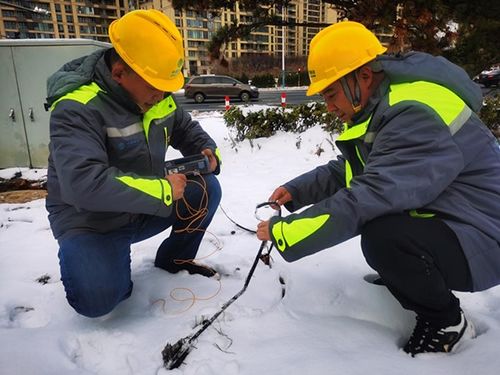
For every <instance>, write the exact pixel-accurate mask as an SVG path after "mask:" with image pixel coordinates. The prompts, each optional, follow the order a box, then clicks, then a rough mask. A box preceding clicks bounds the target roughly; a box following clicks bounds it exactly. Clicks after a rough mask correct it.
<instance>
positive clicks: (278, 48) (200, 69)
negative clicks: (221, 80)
mask: <svg viewBox="0 0 500 375" xmlns="http://www.w3.org/2000/svg"><path fill="white" fill-rule="evenodd" d="M139 6H140V8H142V9H157V10H160V11H162V12H164V13H165V14H166V15H167V16H168V17H170V18H171V19H172V20H174V22H175V24H176V25H177V27H178V28H179V30H181V32H182V35H183V38H184V47H185V50H186V67H185V68H186V70H187V71H186V73H187V74H189V75H193V74H206V73H210V62H209V58H208V55H207V48H206V45H207V43H208V41H209V40H210V39H211V37H212V34H213V33H214V32H216V31H217V30H218V29H219V28H220V27H222V26H225V25H230V24H232V23H233V21H234V20H236V21H237V22H238V23H250V22H252V19H251V17H252V15H251V13H249V12H245V11H243V10H242V9H240V7H239V3H238V1H235V2H234V5H233V8H232V9H225V10H221V11H220V13H219V14H217V15H213V14H212V13H210V12H207V11H201V12H200V11H195V10H188V11H179V10H174V8H173V7H172V2H171V1H170V0H143V1H140V4H139ZM276 12H277V14H278V15H280V16H281V17H284V18H285V19H286V20H288V21H295V22H298V23H303V22H310V23H319V22H321V23H335V22H336V21H337V12H336V11H335V10H334V9H333V8H332V7H331V6H329V5H327V4H323V2H322V1H321V0H296V1H292V2H291V3H290V5H289V6H288V7H287V8H286V9H280V8H278V9H276ZM318 31H319V28H313V27H303V26H298V27H289V28H288V27H285V28H283V27H279V26H263V27H261V28H260V29H258V30H256V31H254V32H252V33H251V35H250V36H249V37H247V38H244V39H243V38H242V39H239V40H236V41H233V42H231V43H229V45H227V46H226V47H225V49H224V51H223V53H224V57H225V58H226V59H227V60H231V59H232V58H237V57H241V56H245V55H258V54H266V55H272V56H281V55H282V54H283V53H284V54H285V56H306V55H307V54H308V52H309V51H308V48H309V42H310V41H311V39H312V37H313V36H314V35H315V34H316V33H317V32H318Z"/></svg>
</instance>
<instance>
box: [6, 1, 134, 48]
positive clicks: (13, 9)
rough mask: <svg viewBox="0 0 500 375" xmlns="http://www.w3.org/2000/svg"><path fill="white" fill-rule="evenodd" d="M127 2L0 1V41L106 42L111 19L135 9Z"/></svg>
mask: <svg viewBox="0 0 500 375" xmlns="http://www.w3.org/2000/svg"><path fill="white" fill-rule="evenodd" d="M137 3H138V1H130V0H80V1H77V0H30V1H24V0H0V38H8V39H41V38H67V39H69V38H85V39H94V40H100V41H103V42H109V38H108V27H109V24H110V23H111V22H113V20H115V19H117V18H119V17H121V16H122V15H124V14H125V13H127V12H128V11H130V10H132V9H135V8H137V7H138V4H137Z"/></svg>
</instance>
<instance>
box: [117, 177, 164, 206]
mask: <svg viewBox="0 0 500 375" xmlns="http://www.w3.org/2000/svg"><path fill="white" fill-rule="evenodd" d="M116 178H117V179H118V180H120V181H121V182H123V183H124V184H125V185H127V186H130V187H131V188H133V189H136V190H139V191H141V192H143V193H145V194H147V195H150V196H152V197H154V198H156V199H160V200H161V201H162V202H163V203H165V205H167V206H170V205H171V204H172V188H171V186H170V184H169V183H168V181H167V180H164V179H163V178H158V179H156V180H150V179H146V178H133V177H130V176H121V177H116Z"/></svg>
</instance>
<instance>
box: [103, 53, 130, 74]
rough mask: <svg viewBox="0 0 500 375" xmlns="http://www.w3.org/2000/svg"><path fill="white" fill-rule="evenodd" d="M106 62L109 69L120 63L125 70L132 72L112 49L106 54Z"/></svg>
mask: <svg viewBox="0 0 500 375" xmlns="http://www.w3.org/2000/svg"><path fill="white" fill-rule="evenodd" d="M106 62H107V63H108V67H109V69H111V67H112V66H113V65H114V64H115V63H117V62H121V63H122V64H123V65H124V66H125V67H126V68H127V69H130V70H133V69H132V68H131V67H130V66H129V65H128V64H127V63H126V62H125V60H123V59H122V57H121V56H120V55H119V54H118V52H116V50H115V49H114V48H110V49H109V50H108V51H107V53H106Z"/></svg>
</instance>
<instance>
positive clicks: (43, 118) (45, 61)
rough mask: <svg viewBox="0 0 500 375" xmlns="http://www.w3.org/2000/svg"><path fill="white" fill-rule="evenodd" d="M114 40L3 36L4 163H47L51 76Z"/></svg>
mask: <svg viewBox="0 0 500 375" xmlns="http://www.w3.org/2000/svg"><path fill="white" fill-rule="evenodd" d="M109 46H110V44H108V43H103V42H98V41H94V40H85V39H38V40H29V39H28V40H26V39H20V40H0V168H7V167H33V168H44V167H47V158H48V154H49V150H48V144H49V117H50V112H47V111H45V108H44V103H45V99H46V96H47V89H46V87H47V78H48V77H49V76H50V75H51V74H52V73H54V72H55V71H57V70H58V69H59V68H60V67H61V66H62V65H64V64H65V63H67V62H68V61H70V60H73V59H75V58H77V57H80V56H84V55H88V54H90V53H92V52H93V51H95V50H96V49H99V48H107V47H109Z"/></svg>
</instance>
